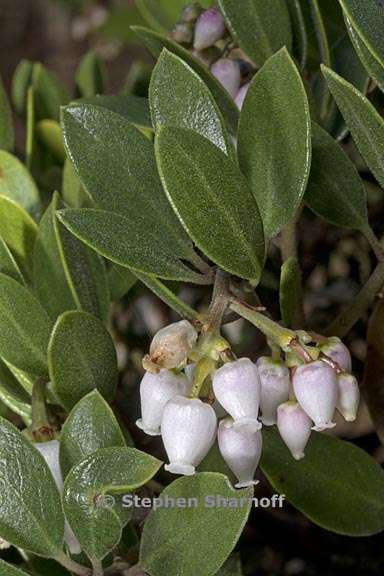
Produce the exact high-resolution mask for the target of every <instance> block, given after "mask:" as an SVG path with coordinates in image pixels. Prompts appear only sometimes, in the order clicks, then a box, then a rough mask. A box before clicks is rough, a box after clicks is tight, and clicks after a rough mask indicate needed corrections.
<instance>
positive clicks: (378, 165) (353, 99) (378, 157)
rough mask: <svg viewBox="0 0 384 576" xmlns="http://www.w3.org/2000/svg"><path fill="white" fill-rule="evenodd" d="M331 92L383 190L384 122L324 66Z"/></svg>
mask: <svg viewBox="0 0 384 576" xmlns="http://www.w3.org/2000/svg"><path fill="white" fill-rule="evenodd" d="M322 70H323V74H324V76H325V78H326V80H327V82H328V86H329V89H330V90H331V92H332V95H333V97H334V98H335V100H336V103H337V105H338V107H339V109H340V111H341V113H342V115H343V117H344V120H345V121H346V123H347V126H348V128H349V130H350V131H351V134H352V137H353V139H354V141H355V144H356V146H357V147H358V149H359V150H360V153H361V155H362V156H363V158H364V160H365V161H366V163H367V165H368V167H369V169H370V170H371V172H372V173H373V175H374V176H375V178H376V179H377V180H378V182H379V184H380V185H381V186H382V187H384V162H383V150H384V120H383V119H382V117H381V116H380V114H379V113H378V112H377V110H376V109H375V108H374V106H373V105H372V104H371V103H370V102H369V100H368V99H367V98H365V96H363V94H361V92H359V91H358V90H357V89H356V88H355V87H354V86H352V84H350V83H349V82H347V81H346V80H344V79H343V78H341V77H340V76H339V75H338V74H336V73H335V72H333V71H332V70H330V69H329V68H327V67H326V66H324V67H323V68H322Z"/></svg>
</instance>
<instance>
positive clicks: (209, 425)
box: [161, 396, 217, 476]
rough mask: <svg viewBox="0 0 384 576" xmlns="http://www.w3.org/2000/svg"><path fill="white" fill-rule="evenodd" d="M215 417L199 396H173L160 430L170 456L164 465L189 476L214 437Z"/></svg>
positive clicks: (172, 470) (171, 470) (167, 406)
mask: <svg viewBox="0 0 384 576" xmlns="http://www.w3.org/2000/svg"><path fill="white" fill-rule="evenodd" d="M216 428H217V418H216V414H215V411H214V410H213V408H212V407H211V406H210V405H209V404H204V402H202V401H201V400H199V399H198V398H184V397H183V396H176V397H175V398H173V399H172V400H170V401H169V402H168V404H167V405H166V407H165V409H164V414H163V419H162V422H161V434H162V437H163V442H164V447H165V450H166V452H167V455H168V458H169V464H166V465H165V469H166V470H168V472H172V473H173V474H185V475H187V476H190V475H192V474H194V473H195V467H196V466H198V465H199V464H200V462H201V461H202V460H203V458H204V457H205V456H206V455H207V454H208V452H209V450H210V449H211V447H212V445H213V443H214V441H215V438H216Z"/></svg>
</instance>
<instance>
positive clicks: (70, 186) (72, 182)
mask: <svg viewBox="0 0 384 576" xmlns="http://www.w3.org/2000/svg"><path fill="white" fill-rule="evenodd" d="M61 194H62V197H63V202H64V204H65V205H66V206H69V207H70V208H86V207H88V208H89V207H91V206H93V202H92V199H91V197H90V196H89V194H87V192H86V190H85V189H84V187H83V185H82V184H81V182H80V179H79V177H78V175H77V174H76V171H75V169H74V167H73V165H72V162H71V161H70V159H69V158H67V159H66V161H65V163H64V170H63V182H62V190H61Z"/></svg>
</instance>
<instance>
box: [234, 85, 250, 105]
mask: <svg viewBox="0 0 384 576" xmlns="http://www.w3.org/2000/svg"><path fill="white" fill-rule="evenodd" d="M248 88H249V82H248V84H244V86H242V87H241V88H240V90H239V91H238V92H237V94H236V96H235V103H236V106H237V107H238V109H239V110H241V109H242V107H243V103H244V100H245V97H246V95H247V92H248Z"/></svg>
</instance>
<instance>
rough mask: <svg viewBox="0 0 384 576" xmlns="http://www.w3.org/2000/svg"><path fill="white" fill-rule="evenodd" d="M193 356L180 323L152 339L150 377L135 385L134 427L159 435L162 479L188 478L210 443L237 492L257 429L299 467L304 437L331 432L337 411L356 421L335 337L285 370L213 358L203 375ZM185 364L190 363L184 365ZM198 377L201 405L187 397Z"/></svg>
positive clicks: (351, 381) (187, 327)
mask: <svg viewBox="0 0 384 576" xmlns="http://www.w3.org/2000/svg"><path fill="white" fill-rule="evenodd" d="M198 350H199V339H198V334H197V331H196V330H195V328H194V327H193V326H192V325H191V324H190V323H189V322H187V321H185V320H183V321H181V322H177V323H175V324H171V325H170V326H167V327H166V328H163V329H162V330H161V331H160V332H158V333H157V334H156V336H155V337H154V339H153V341H152V343H151V347H150V352H149V355H148V356H147V357H146V358H145V361H144V366H146V367H147V368H148V369H149V370H150V371H147V372H146V374H145V375H144V377H143V379H142V381H141V385H140V397H141V418H140V419H139V420H137V422H136V424H137V426H138V427H139V428H141V429H142V430H144V432H146V433H147V434H150V435H154V436H156V435H161V436H162V439H163V443H164V447H165V450H166V452H167V455H168V458H169V461H170V462H169V464H167V465H166V466H165V468H166V470H168V471H169V472H172V473H175V474H185V475H191V474H194V473H195V469H196V467H197V466H198V465H199V464H200V463H201V461H202V460H203V459H204V457H205V456H206V455H207V453H208V452H209V450H210V449H211V447H212V446H213V444H214V442H215V440H216V438H217V442H218V446H219V449H220V452H221V454H222V456H223V458H224V460H225V462H226V463H227V465H228V466H229V468H230V469H231V470H232V471H233V473H234V474H235V476H236V477H237V478H238V483H237V484H236V487H244V486H249V485H251V484H256V483H257V482H256V481H255V480H254V474H255V471H256V468H257V466H258V463H259V460H260V457H261V452H262V435H261V431H260V429H261V427H262V425H264V426H272V425H277V428H278V430H279V433H280V436H281V438H282V439H283V441H284V442H285V444H286V445H287V447H288V448H289V450H290V452H291V454H292V456H293V457H294V458H295V459H296V460H300V459H301V458H303V457H304V450H305V447H306V444H307V442H308V440H309V437H310V434H311V430H316V431H323V430H326V429H327V428H332V427H333V426H335V423H334V422H333V416H334V412H335V410H336V409H337V410H338V411H339V412H340V413H341V414H342V416H343V417H344V418H345V420H347V421H352V420H354V419H355V418H356V412H357V409H358V404H359V388H358V384H357V381H356V379H355V377H354V376H353V375H352V374H351V373H350V372H351V367H352V363H351V356H350V353H349V351H348V349H347V348H346V346H345V345H344V344H343V343H342V342H341V340H339V339H338V338H329V339H325V338H322V339H321V340H320V342H318V343H317V344H316V346H314V347H312V348H311V347H308V350H310V351H311V352H312V354H310V352H308V359H307V361H306V362H304V363H301V362H300V360H299V359H298V358H297V359H296V362H292V360H291V362H290V368H288V367H287V365H286V364H285V363H284V362H283V361H282V360H280V359H279V360H278V359H273V358H271V357H261V358H259V359H258V360H257V362H256V363H253V362H252V361H251V360H250V359H248V358H240V359H237V360H232V361H226V362H224V363H223V360H222V359H221V360H220V359H219V357H218V356H214V358H215V359H214V361H210V363H208V364H204V366H205V367H207V366H208V367H209V369H208V370H205V371H204V370H203V371H202V370H201V366H202V365H203V364H202V363H201V361H200V363H199V361H197V362H196V357H197V356H198V353H197V351H198ZM200 350H201V346H200ZM205 353H206V351H205ZM191 359H192V360H195V361H192V362H190V363H188V362H189V360H191ZM226 359H227V360H228V358H226ZM219 362H221V363H222V365H221V366H219ZM201 372H202V373H203V379H202V380H203V381H204V386H205V393H204V397H203V399H201V398H199V397H196V396H195V394H194V383H195V381H196V380H197V379H199V377H200V379H201ZM199 390H200V391H201V390H202V388H200V389H199Z"/></svg>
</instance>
